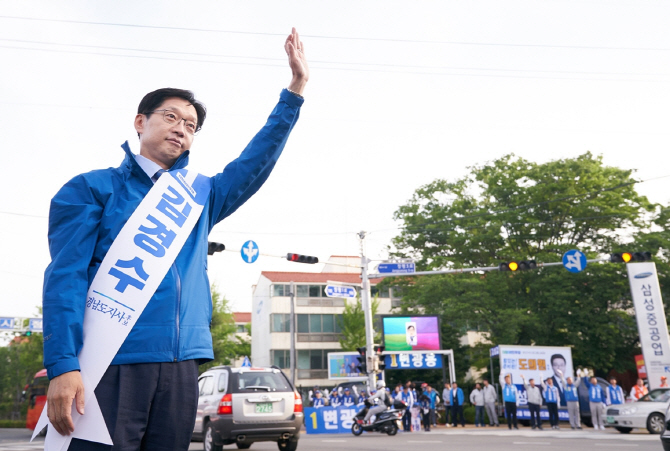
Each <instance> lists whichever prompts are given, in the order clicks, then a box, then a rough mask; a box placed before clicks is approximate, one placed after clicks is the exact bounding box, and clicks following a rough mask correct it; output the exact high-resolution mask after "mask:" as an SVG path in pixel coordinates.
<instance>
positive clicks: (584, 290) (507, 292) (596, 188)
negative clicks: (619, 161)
mask: <svg viewBox="0 0 670 451" xmlns="http://www.w3.org/2000/svg"><path fill="white" fill-rule="evenodd" d="M470 169H471V170H470V173H469V174H468V175H467V176H465V177H464V178H462V179H460V180H457V181H455V182H447V181H446V180H436V181H434V182H432V183H430V184H428V185H426V186H423V187H421V188H419V189H418V190H417V191H416V192H415V194H414V196H413V197H412V198H411V199H410V201H409V202H408V203H407V204H405V205H403V206H401V207H400V208H399V209H398V210H397V211H396V213H395V218H396V219H397V220H399V221H401V222H402V223H403V229H402V232H401V233H400V235H398V236H397V237H396V238H395V239H394V240H393V247H392V251H393V252H392V253H393V255H395V256H399V257H412V258H414V259H415V260H416V261H417V266H418V269H420V270H435V269H445V268H463V267H477V266H480V267H485V266H497V264H498V263H500V262H501V261H510V260H526V259H529V258H533V259H536V260H537V261H538V262H539V263H542V262H556V261H560V259H561V257H562V254H563V253H564V252H565V251H567V250H569V249H575V248H576V249H580V250H581V251H582V252H584V253H585V254H587V256H589V257H590V258H594V257H596V256H601V255H603V254H608V253H610V252H613V251H617V250H621V249H631V246H633V247H634V249H632V250H650V251H652V252H653V253H655V254H658V255H661V256H662V255H665V256H666V257H665V258H664V259H661V260H660V261H657V266H658V267H659V276H660V278H661V284H662V285H663V286H664V288H662V289H663V294H664V297H665V299H666V301H667V300H668V295H669V294H670V293H668V285H667V284H663V282H664V281H665V280H668V279H667V274H668V268H667V266H668V265H667V252H668V251H667V249H668V243H670V239H668V235H667V232H665V230H667V225H670V224H668V222H669V221H670V213H668V209H667V208H663V207H660V206H658V205H652V204H651V203H650V202H649V201H648V200H647V199H646V198H645V197H643V196H640V195H638V194H637V192H636V191H635V183H636V181H635V180H634V179H633V178H632V171H630V170H623V169H619V168H614V167H608V166H605V165H604V164H603V162H602V158H600V157H593V156H592V155H591V154H590V153H586V154H584V155H581V156H579V157H577V158H573V159H565V160H557V161H551V162H548V163H543V164H539V163H533V162H529V161H526V160H524V159H521V158H516V157H514V156H513V155H507V156H505V157H502V158H500V159H499V160H496V161H493V162H491V163H489V164H485V165H482V166H476V167H473V168H470ZM631 237H635V240H636V241H635V242H634V243H630V241H631ZM627 243H628V244H627ZM639 246H648V247H647V248H645V249H641V248H639ZM664 249H665V250H664ZM393 283H395V284H401V285H403V288H404V294H405V296H404V298H403V308H404V309H417V308H418V309H422V310H423V311H425V312H426V313H434V314H438V315H440V316H441V318H442V321H443V323H445V324H449V325H450V326H451V327H453V328H454V330H455V331H458V332H460V333H463V332H465V331H466V330H480V331H484V332H488V334H489V337H490V340H491V342H492V343H493V344H521V345H531V344H536V345H554V346H562V345H566V346H572V347H573V357H574V360H575V363H576V364H580V365H587V366H591V367H593V368H596V369H597V370H601V371H603V372H606V371H608V370H610V369H615V370H619V371H622V370H625V369H629V368H632V367H634V362H633V359H632V355H633V354H634V353H636V352H638V348H637V346H638V337H637V328H636V325H635V319H634V317H633V316H632V315H631V314H630V312H631V309H632V302H631V300H630V290H629V288H628V281H627V280H626V270H625V267H624V265H614V264H590V265H589V266H588V267H587V269H586V270H585V271H583V272H581V273H578V274H571V273H568V272H567V271H565V270H564V269H562V268H560V267H546V268H540V269H538V270H536V271H528V272H519V273H498V272H488V273H478V274H459V275H440V276H426V277H416V278H407V279H402V280H399V281H394V282H393ZM468 354H469V357H468V358H469V359H470V360H471V362H470V363H472V364H473V365H475V366H478V367H484V366H486V364H487V362H488V359H486V358H485V356H483V355H482V353H481V352H479V351H477V350H474V349H473V350H469V351H468ZM477 355H479V357H477Z"/></svg>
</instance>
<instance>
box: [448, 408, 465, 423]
mask: <svg viewBox="0 0 670 451" xmlns="http://www.w3.org/2000/svg"><path fill="white" fill-rule="evenodd" d="M459 417H460V419H461V426H463V427H465V417H464V416H463V406H451V420H452V422H453V423H452V424H453V425H454V426H458V419H459Z"/></svg>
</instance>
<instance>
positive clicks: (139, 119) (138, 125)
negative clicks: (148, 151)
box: [135, 114, 148, 135]
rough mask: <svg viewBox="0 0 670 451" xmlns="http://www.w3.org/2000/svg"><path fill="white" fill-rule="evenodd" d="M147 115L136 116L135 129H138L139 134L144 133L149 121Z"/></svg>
mask: <svg viewBox="0 0 670 451" xmlns="http://www.w3.org/2000/svg"><path fill="white" fill-rule="evenodd" d="M147 119H148V118H147V117H146V116H145V115H144V114H138V115H137V116H135V131H137V133H138V134H140V135H141V134H142V133H144V126H145V124H146V122H147Z"/></svg>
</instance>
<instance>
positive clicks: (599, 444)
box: [595, 443, 640, 447]
mask: <svg viewBox="0 0 670 451" xmlns="http://www.w3.org/2000/svg"><path fill="white" fill-rule="evenodd" d="M595 445H596V446H608V447H609V446H640V445H638V444H636V443H623V444H615V443H595Z"/></svg>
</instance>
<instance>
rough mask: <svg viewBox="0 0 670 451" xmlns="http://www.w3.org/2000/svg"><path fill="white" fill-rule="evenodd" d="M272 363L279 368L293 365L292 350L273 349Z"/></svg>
mask: <svg viewBox="0 0 670 451" xmlns="http://www.w3.org/2000/svg"><path fill="white" fill-rule="evenodd" d="M272 364H273V365H275V366H276V367H278V368H282V369H285V368H290V367H291V351H289V350H288V349H275V350H274V351H272Z"/></svg>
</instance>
